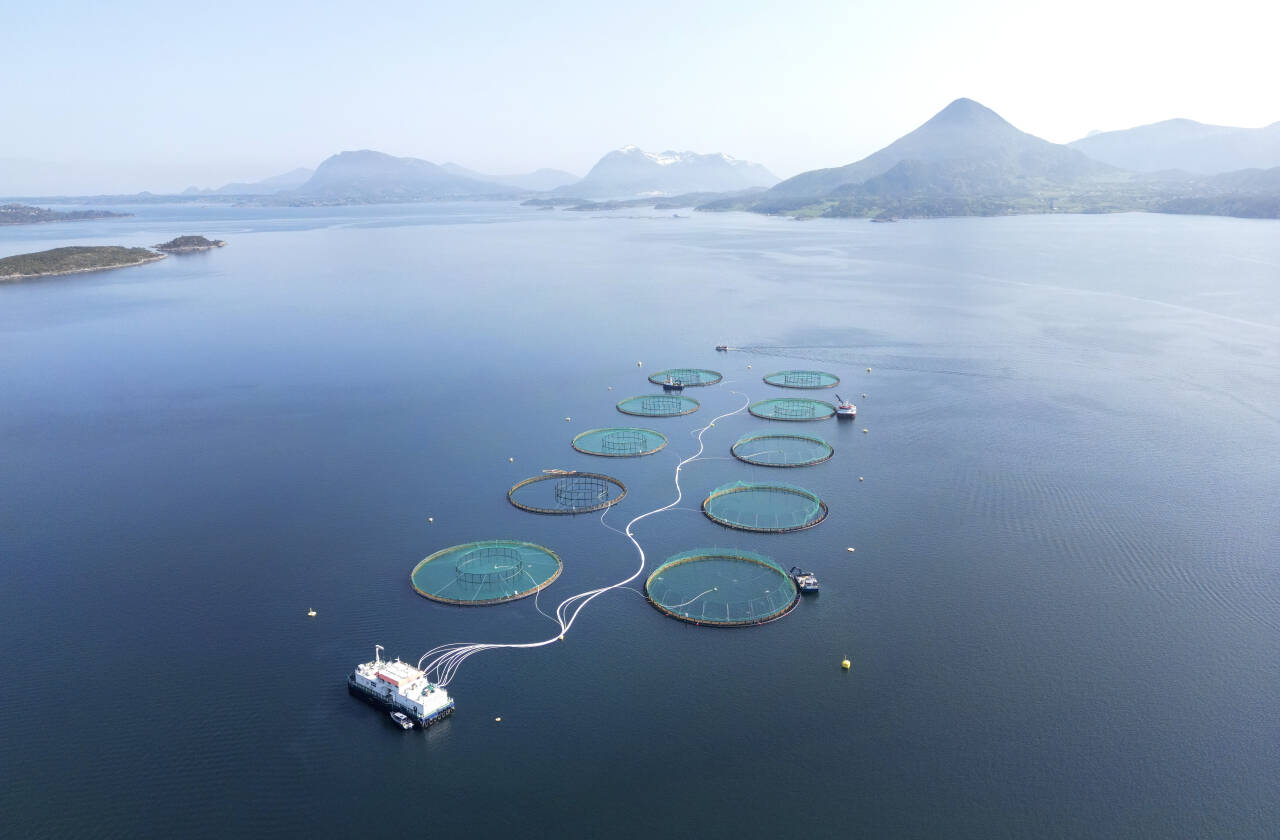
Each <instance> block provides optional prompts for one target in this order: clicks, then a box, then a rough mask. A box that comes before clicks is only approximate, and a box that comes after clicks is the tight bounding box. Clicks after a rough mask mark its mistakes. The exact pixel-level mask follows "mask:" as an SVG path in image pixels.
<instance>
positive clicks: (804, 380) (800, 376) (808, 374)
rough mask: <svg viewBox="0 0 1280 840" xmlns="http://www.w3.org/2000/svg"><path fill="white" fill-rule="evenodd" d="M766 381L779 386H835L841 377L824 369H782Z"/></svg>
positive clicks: (770, 375)
mask: <svg viewBox="0 0 1280 840" xmlns="http://www.w3.org/2000/svg"><path fill="white" fill-rule="evenodd" d="M764 381H765V383H766V384H768V385H776V386H778V387H779V388H834V387H836V386H837V385H839V384H840V377H838V376H836V375H835V374H834V373H827V372H826V371H824V370H780V371H778V372H777V373H771V374H769V375H768V376H766V377H765V378H764Z"/></svg>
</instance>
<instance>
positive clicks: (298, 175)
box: [182, 167, 315, 195]
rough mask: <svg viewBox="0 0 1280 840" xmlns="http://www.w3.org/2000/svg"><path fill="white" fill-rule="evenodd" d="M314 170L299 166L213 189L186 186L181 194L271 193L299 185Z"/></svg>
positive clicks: (304, 181)
mask: <svg viewBox="0 0 1280 840" xmlns="http://www.w3.org/2000/svg"><path fill="white" fill-rule="evenodd" d="M314 173H315V170H312V169H307V168H306V167H299V168H297V169H294V170H291V171H289V172H285V173H284V174H283V175H273V176H272V177H270V178H263V179H262V180H261V181H233V182H232V183H230V184H223V185H222V186H221V187H218V188H217V189H216V190H215V189H203V190H202V189H200V188H199V187H187V188H186V189H185V190H183V191H182V194H183V195H273V194H275V193H278V192H284V191H285V190H291V189H294V188H296V187H300V186H302V185H303V184H305V183H306V182H307V179H309V178H310V177H311V176H312V175H313V174H314Z"/></svg>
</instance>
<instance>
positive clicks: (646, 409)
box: [618, 394, 834, 417]
mask: <svg viewBox="0 0 1280 840" xmlns="http://www.w3.org/2000/svg"><path fill="white" fill-rule="evenodd" d="M699 405H700V403H699V402H698V401H697V400H695V399H693V398H692V397H685V396H682V395H680V394H644V395H641V396H639V397H628V398H627V399H625V400H623V401H622V402H620V403H618V411H621V412H622V413H623V414H631V415H634V416H636V417H679V416H681V415H682V414H693V413H694V412H695V411H697V410H698V407H699ZM833 410H834V409H833Z"/></svg>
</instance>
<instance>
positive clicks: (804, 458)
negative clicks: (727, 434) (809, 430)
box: [729, 434, 836, 467]
mask: <svg viewBox="0 0 1280 840" xmlns="http://www.w3.org/2000/svg"><path fill="white" fill-rule="evenodd" d="M729 451H730V452H731V453H732V454H733V457H735V458H737V459H738V460H739V461H745V462H746V463H748V464H755V465H756V466H760V467H810V466H813V465H814V464H821V463H822V462H823V461H828V460H830V459H831V456H832V455H835V454H836V450H835V448H834V447H832V446H831V444H829V443H827V442H826V441H825V440H823V439H822V438H820V437H814V436H813V435H787V434H776V435H771V434H763V435H747V436H746V437H743V438H740V439H739V440H738V442H737V443H735V444H734V445H733V446H732V447H731V448H730V450H729Z"/></svg>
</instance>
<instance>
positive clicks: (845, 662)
mask: <svg viewBox="0 0 1280 840" xmlns="http://www.w3.org/2000/svg"><path fill="white" fill-rule="evenodd" d="M840 667H841V668H843V669H844V670H846V671H847V670H849V669H850V668H852V667H853V663H852V662H850V661H849V657H847V656H846V657H845V658H844V659H843V660H841V662H840ZM498 720H502V718H498Z"/></svg>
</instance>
